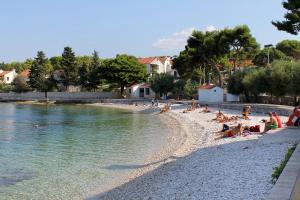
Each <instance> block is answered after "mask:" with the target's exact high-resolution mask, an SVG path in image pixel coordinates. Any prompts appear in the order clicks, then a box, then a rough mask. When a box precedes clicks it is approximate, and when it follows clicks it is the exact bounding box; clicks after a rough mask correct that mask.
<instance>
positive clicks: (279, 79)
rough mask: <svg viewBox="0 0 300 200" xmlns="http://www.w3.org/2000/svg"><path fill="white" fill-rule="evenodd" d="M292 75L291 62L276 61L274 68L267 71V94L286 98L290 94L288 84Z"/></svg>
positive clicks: (273, 64)
mask: <svg viewBox="0 0 300 200" xmlns="http://www.w3.org/2000/svg"><path fill="white" fill-rule="evenodd" d="M290 75H291V62H288V61H274V62H273V63H272V68H270V69H268V70H266V75H265V79H266V86H267V88H268V89H267V90H266V92H267V93H269V94H270V95H272V96H273V95H274V96H277V97H280V96H284V95H285V94H286V93H287V92H288V87H287V86H288V84H289V82H290V77H291V76H290Z"/></svg>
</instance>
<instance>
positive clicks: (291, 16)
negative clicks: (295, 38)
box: [272, 0, 300, 35]
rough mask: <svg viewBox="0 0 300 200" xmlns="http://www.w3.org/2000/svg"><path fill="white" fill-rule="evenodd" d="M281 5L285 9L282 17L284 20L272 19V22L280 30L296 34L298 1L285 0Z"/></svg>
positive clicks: (299, 11) (299, 15)
mask: <svg viewBox="0 0 300 200" xmlns="http://www.w3.org/2000/svg"><path fill="white" fill-rule="evenodd" d="M282 5H283V7H284V8H285V9H286V10H287V13H285V15H284V18H285V20H284V21H282V22H280V21H276V22H274V21H272V24H273V25H274V26H276V27H277V29H278V30H280V31H286V32H288V33H291V34H294V35H297V34H298V32H299V31H300V3H299V0H287V1H284V2H283V3H282Z"/></svg>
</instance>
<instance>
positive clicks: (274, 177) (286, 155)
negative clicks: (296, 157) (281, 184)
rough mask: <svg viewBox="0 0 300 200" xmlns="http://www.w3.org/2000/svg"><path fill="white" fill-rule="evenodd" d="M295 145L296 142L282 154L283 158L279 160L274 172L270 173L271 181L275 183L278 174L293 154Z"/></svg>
mask: <svg viewBox="0 0 300 200" xmlns="http://www.w3.org/2000/svg"><path fill="white" fill-rule="evenodd" d="M296 147H297V144H294V145H293V146H292V147H291V148H290V149H288V151H287V153H286V154H285V156H284V159H283V160H282V161H281V162H280V164H279V166H278V167H275V168H274V172H273V174H272V183H273V184H275V183H276V181H277V180H278V178H279V176H280V174H281V173H282V171H283V170H284V168H285V166H286V164H287V162H288V161H289V159H290V157H291V156H292V155H293V153H294V151H295V149H296Z"/></svg>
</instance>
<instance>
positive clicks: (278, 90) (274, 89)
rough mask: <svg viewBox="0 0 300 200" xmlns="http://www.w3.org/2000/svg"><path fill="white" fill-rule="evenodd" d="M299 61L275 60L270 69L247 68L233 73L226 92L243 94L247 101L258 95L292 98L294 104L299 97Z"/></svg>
mask: <svg viewBox="0 0 300 200" xmlns="http://www.w3.org/2000/svg"><path fill="white" fill-rule="evenodd" d="M299 86H300V61H284V60H277V61H274V62H273V63H272V65H271V66H270V67H256V68H249V69H247V70H243V71H237V72H235V73H234V74H233V75H232V76H231V78H230V79H229V82H228V92H230V93H232V94H244V95H245V97H246V98H247V100H248V101H250V99H249V96H254V98H255V101H256V102H257V100H258V99H257V98H258V96H259V95H260V94H267V95H269V96H270V97H271V101H272V99H273V97H283V96H286V95H288V96H292V97H294V101H295V103H296V101H297V96H299V95H300V87H299Z"/></svg>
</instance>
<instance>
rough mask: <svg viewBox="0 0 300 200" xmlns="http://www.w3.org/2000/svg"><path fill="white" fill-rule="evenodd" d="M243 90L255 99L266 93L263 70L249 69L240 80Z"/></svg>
mask: <svg viewBox="0 0 300 200" xmlns="http://www.w3.org/2000/svg"><path fill="white" fill-rule="evenodd" d="M242 85H243V87H244V90H245V91H247V92H249V93H251V94H252V95H254V96H255V97H257V96H258V95H259V94H260V93H263V92H265V91H266V88H265V69H264V68H255V69H250V70H249V71H248V72H247V73H246V75H245V76H244V78H243V80H242Z"/></svg>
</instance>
